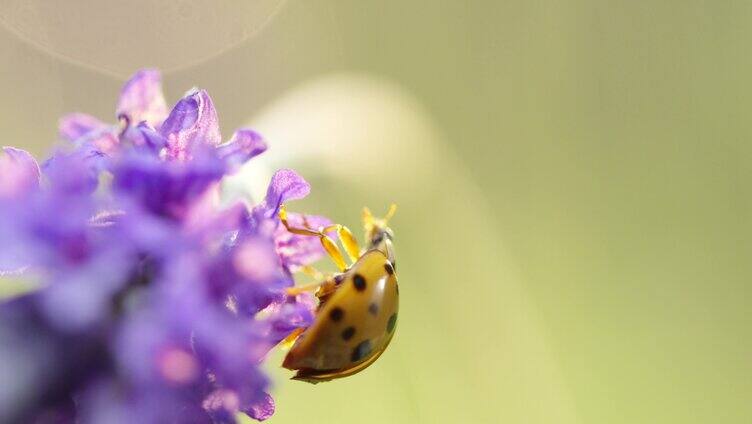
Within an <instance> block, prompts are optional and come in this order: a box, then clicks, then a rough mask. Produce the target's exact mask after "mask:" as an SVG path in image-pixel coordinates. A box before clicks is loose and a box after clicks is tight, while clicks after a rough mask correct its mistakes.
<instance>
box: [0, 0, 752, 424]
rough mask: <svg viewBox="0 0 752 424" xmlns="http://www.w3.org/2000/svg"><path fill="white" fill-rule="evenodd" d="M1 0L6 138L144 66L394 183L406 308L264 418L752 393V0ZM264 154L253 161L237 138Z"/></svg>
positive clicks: (349, 178) (331, 198) (514, 408)
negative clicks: (364, 364) (359, 352)
mask: <svg viewBox="0 0 752 424" xmlns="http://www.w3.org/2000/svg"><path fill="white" fill-rule="evenodd" d="M107 3H109V2H100V1H94V0H87V1H69V2H45V1H42V0H3V1H2V2H0V24H1V25H0V93H2V95H1V96H0V128H2V137H3V141H2V143H3V144H6V145H8V144H9V145H16V146H20V147H24V148H27V149H30V150H32V151H33V152H34V153H36V154H38V155H42V154H44V153H46V152H47V151H49V149H50V147H51V145H52V143H53V142H54V140H55V137H56V122H57V118H58V117H59V116H60V115H62V114H64V113H67V112H71V111H86V112H90V113H92V114H95V115H96V116H98V117H100V118H102V119H106V120H112V118H113V115H114V103H115V99H116V96H117V93H118V90H119V87H120V85H121V84H122V82H123V81H124V79H125V78H126V77H127V76H128V75H129V74H130V73H131V72H132V71H134V70H136V69H138V68H140V67H144V66H157V67H160V68H162V69H163V71H164V73H165V88H166V93H167V95H168V98H169V100H170V101H172V102H174V101H175V100H176V99H177V98H179V96H180V95H181V93H182V92H183V91H185V90H187V89H188V88H190V87H192V86H194V85H199V86H201V87H203V88H206V89H208V90H209V92H210V93H211V94H212V96H213V98H214V101H215V103H216V106H217V108H218V110H219V113H220V118H221V122H222V128H223V130H224V132H225V133H226V134H229V133H230V132H231V131H232V129H233V128H235V127H238V126H241V125H254V126H256V127H257V128H259V129H260V130H261V131H262V132H263V133H264V134H265V135H266V137H267V138H268V140H269V143H270V145H271V150H270V152H269V157H268V158H267V159H265V161H261V162H260V163H259V164H258V166H257V167H256V168H255V169H249V170H248V171H247V172H246V173H244V174H243V175H241V177H239V179H238V180H239V181H236V183H237V184H240V185H241V186H243V187H246V188H247V189H248V190H249V191H251V192H253V190H257V189H256V188H254V187H257V186H258V185H263V184H265V183H266V180H265V178H268V175H269V171H270V170H271V169H273V168H275V167H281V166H291V167H295V168H296V169H298V170H299V171H300V172H301V173H302V174H303V175H305V176H306V177H307V178H308V179H309V180H310V181H311V182H312V183H313V185H314V191H313V194H312V195H311V196H310V197H309V198H308V199H306V200H305V201H303V202H298V203H296V204H294V205H291V209H293V210H300V211H307V212H313V213H322V214H326V215H329V216H331V217H332V218H334V219H335V220H337V221H340V222H342V223H345V224H348V225H350V226H352V227H358V226H359V223H358V216H359V210H360V208H361V206H363V205H368V206H370V207H371V208H372V209H374V210H383V209H385V208H386V206H387V205H388V203H389V202H391V201H395V202H397V203H398V204H399V206H400V209H399V211H398V213H397V216H396V217H395V219H394V229H395V231H396V233H397V240H396V241H397V249H398V251H397V252H398V262H399V278H400V282H401V287H402V296H401V301H400V302H401V311H400V322H399V324H398V331H397V336H396V338H395V339H394V341H393V342H392V345H391V346H390V348H389V349H388V350H387V352H386V353H385V355H384V356H382V358H381V359H380V360H379V361H378V362H377V363H376V364H375V365H374V366H373V367H371V368H369V369H368V370H367V371H365V372H363V373H361V374H359V375H357V376H354V377H352V378H349V379H346V380H342V381H335V382H332V383H327V384H320V385H317V386H310V385H306V384H304V383H299V382H294V381H290V380H287V377H289V376H290V373H287V372H283V371H281V370H278V369H276V367H275V365H276V364H278V363H279V362H280V361H281V354H277V355H276V356H275V357H273V358H271V361H270V364H271V368H273V372H274V374H275V376H276V378H275V390H274V394H275V397H276V398H277V403H278V405H277V406H278V412H277V414H276V415H275V416H274V417H273V418H272V419H271V422H272V423H275V424H276V423H292V422H301V420H306V422H327V423H352V422H356V421H357V422H361V423H384V422H392V423H444V422H446V423H449V422H473V423H594V424H595V423H636V422H641V423H647V422H654V423H711V422H713V423H715V422H723V423H744V422H750V421H752V362H751V360H752V341H751V337H750V336H751V333H750V325H751V324H752V313H750V312H749V307H748V304H749V302H750V296H751V295H752V290H750V286H749V285H750V277H752V261H750V258H751V257H752V242H750V240H752V221H751V220H750V207H751V206H752V185H750V184H749V182H750V178H751V177H752V143H750V139H752V120H750V119H749V117H748V111H749V110H750V107H751V106H752V82H750V81H751V80H750V75H752V55H750V54H749V52H750V47H752V3H750V2H748V1H722V2H711V1H663V2H648V1H634V0H632V1H606V2H600V1H594V0H579V1H577V0H566V1H522V0H515V1H504V0H499V1H475V2H460V1H437V0H431V1H428V0H426V1H414V0H413V1H367V2H366V1H335V0H305V1H303V0H288V1H282V0H264V1H255V0H244V1H218V2H201V1H198V0H195V1H190V0H183V1H170V2H161V1H160V2H150V1H146V0H138V1H132V2H121V3H120V4H107ZM251 167H253V165H251Z"/></svg>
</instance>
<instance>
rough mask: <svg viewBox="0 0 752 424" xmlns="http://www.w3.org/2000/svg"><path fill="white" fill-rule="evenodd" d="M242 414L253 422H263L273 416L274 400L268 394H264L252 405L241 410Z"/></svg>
mask: <svg viewBox="0 0 752 424" xmlns="http://www.w3.org/2000/svg"><path fill="white" fill-rule="evenodd" d="M243 412H245V413H246V414H248V416H249V417H251V418H253V419H254V420H258V421H264V420H266V419H267V418H269V417H271V416H272V415H274V399H272V397H271V396H270V395H269V394H268V393H264V394H263V396H262V397H261V398H260V399H259V400H258V401H256V402H254V403H253V405H251V406H249V407H247V408H243Z"/></svg>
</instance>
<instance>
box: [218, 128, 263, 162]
mask: <svg viewBox="0 0 752 424" xmlns="http://www.w3.org/2000/svg"><path fill="white" fill-rule="evenodd" d="M266 148H267V146H266V142H264V139H263V138H262V137H261V135H260V134H259V133H257V132H255V131H253V130H250V129H241V130H238V131H236V132H235V134H234V135H233V136H232V139H230V141H229V142H228V143H227V144H223V145H221V146H219V147H218V148H217V154H218V155H219V157H220V158H222V159H223V160H224V161H225V163H226V164H227V167H228V169H229V170H230V172H234V171H237V170H238V168H240V167H241V166H242V165H243V164H244V163H246V162H247V161H248V160H249V159H251V158H253V157H254V156H257V155H259V154H261V153H263V152H264V151H266Z"/></svg>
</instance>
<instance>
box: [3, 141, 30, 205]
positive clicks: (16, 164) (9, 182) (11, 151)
mask: <svg viewBox="0 0 752 424" xmlns="http://www.w3.org/2000/svg"><path fill="white" fill-rule="evenodd" d="M38 186H39V165H38V164H37V161H36V160H35V159H34V157H33V156H31V154H29V152H27V151H25V150H21V149H16V148H14V147H3V148H2V152H0V198H11V197H16V196H18V195H20V194H23V193H25V192H27V191H29V190H33V189H35V188H36V187H38Z"/></svg>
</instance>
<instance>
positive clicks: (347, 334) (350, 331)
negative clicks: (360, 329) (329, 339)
mask: <svg viewBox="0 0 752 424" xmlns="http://www.w3.org/2000/svg"><path fill="white" fill-rule="evenodd" d="M354 335H355V327H347V328H345V329H344V330H343V331H342V334H341V336H342V339H343V340H350V339H352V338H353V336H354Z"/></svg>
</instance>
